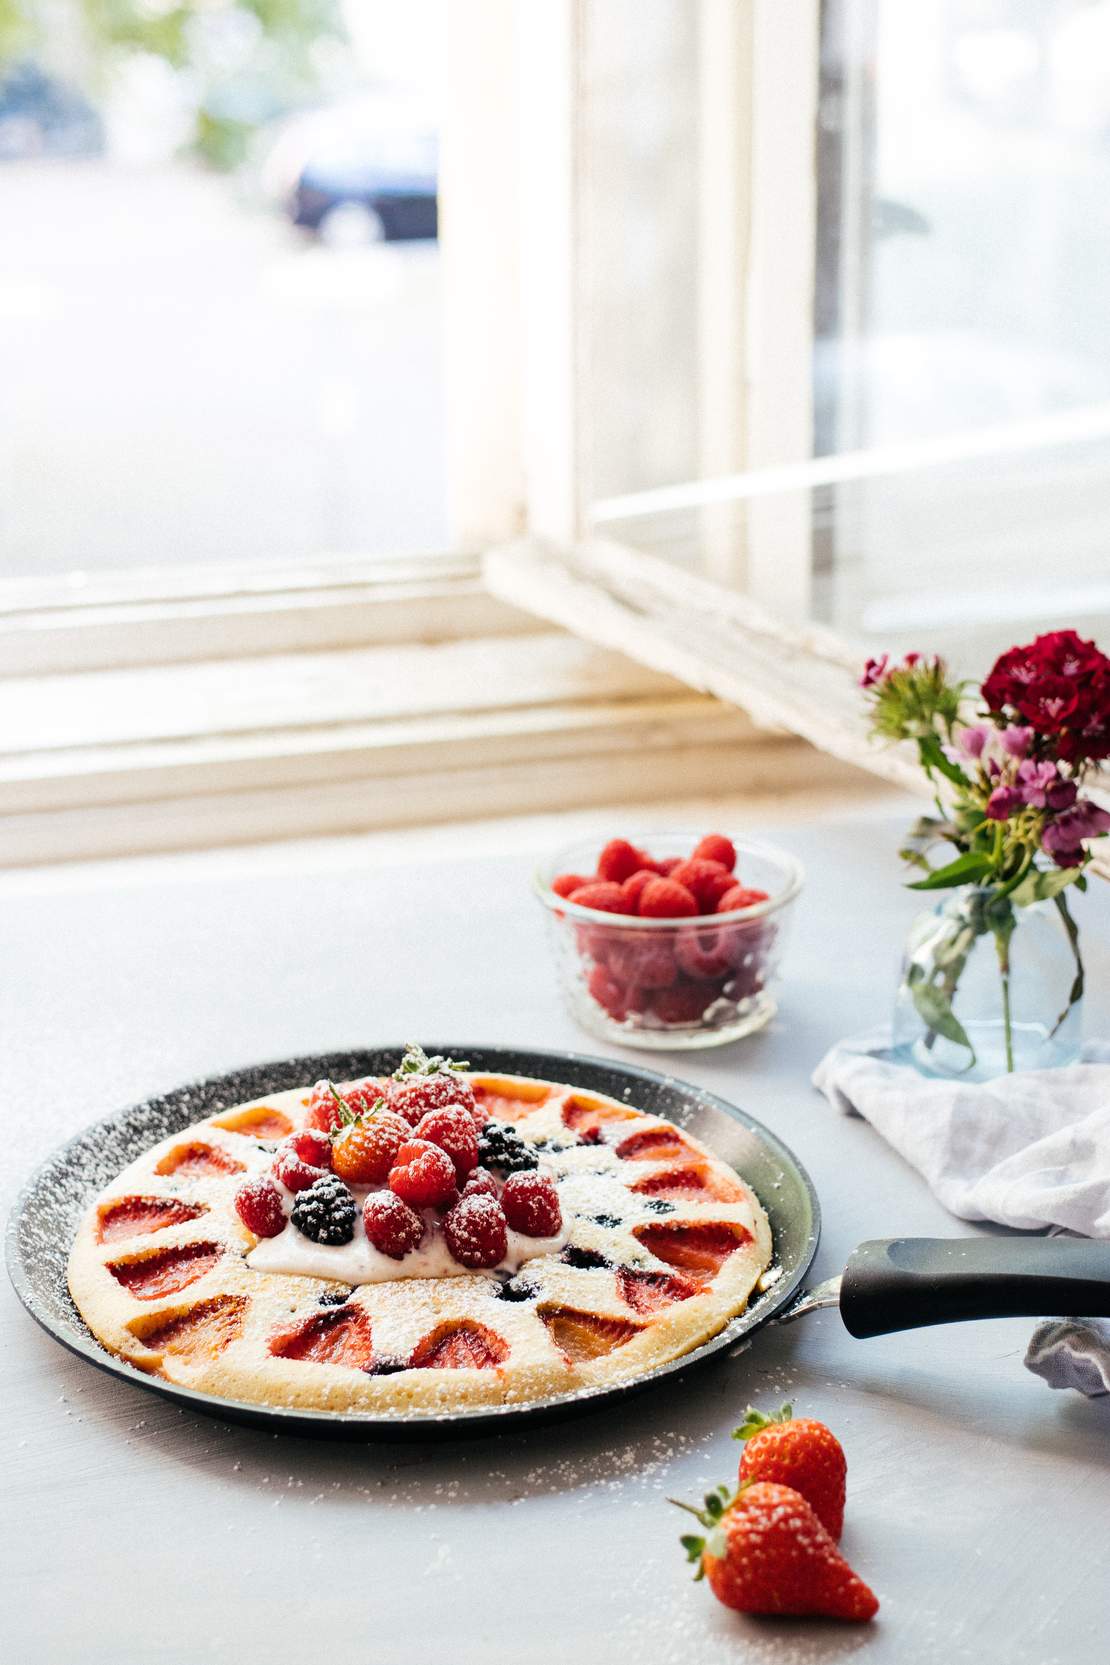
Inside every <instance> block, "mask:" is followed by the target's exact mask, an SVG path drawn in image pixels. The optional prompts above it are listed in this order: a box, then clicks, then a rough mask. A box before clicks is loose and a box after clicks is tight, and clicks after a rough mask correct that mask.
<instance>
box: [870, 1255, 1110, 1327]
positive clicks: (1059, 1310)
mask: <svg viewBox="0 0 1110 1665" xmlns="http://www.w3.org/2000/svg"><path fill="white" fill-rule="evenodd" d="M1075 1315H1082V1316H1084V1317H1102V1318H1110V1242H1094V1241H1092V1240H1091V1239H1089V1238H1085V1237H891V1238H884V1239H882V1240H879V1241H875V1242H871V1243H861V1244H860V1246H859V1248H858V1249H856V1250H855V1252H854V1253H853V1255H852V1257H851V1259H850V1260H849V1262H848V1264H847V1266H846V1267H845V1268H844V1275H843V1277H842V1278H841V1281H840V1316H841V1318H843V1320H844V1323H845V1326H846V1327H847V1329H848V1330H850V1332H851V1333H852V1335H855V1336H869V1335H887V1334H888V1333H889V1332H890V1331H892V1330H916V1329H921V1328H924V1327H925V1326H926V1325H929V1324H956V1323H959V1322H960V1321H961V1320H962V1319H965V1318H1042V1317H1054V1318H1055V1317H1069V1316H1075Z"/></svg>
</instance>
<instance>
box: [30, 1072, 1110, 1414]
mask: <svg viewBox="0 0 1110 1665" xmlns="http://www.w3.org/2000/svg"><path fill="white" fill-rule="evenodd" d="M403 1050H404V1049H403V1048H402V1047H400V1046H390V1047H379V1048H375V1049H374V1050H372V1051H359V1052H348V1053H325V1054H323V1055H321V1056H317V1057H309V1058H290V1059H284V1060H282V1061H280V1062H277V1063H273V1064H260V1065H256V1066H255V1067H253V1068H250V1069H245V1070H238V1071H234V1072H232V1073H231V1074H227V1075H218V1076H213V1077H210V1078H209V1079H207V1080H205V1081H200V1082H196V1083H194V1084H192V1085H190V1086H186V1087H180V1088H177V1089H176V1090H175V1091H174V1092H171V1093H168V1094H166V1095H165V1096H164V1097H161V1098H152V1099H146V1100H145V1101H144V1102H143V1103H141V1104H136V1105H133V1106H131V1108H129V1109H127V1110H123V1111H120V1112H118V1113H117V1114H115V1115H113V1116H109V1117H107V1118H106V1119H105V1120H104V1121H101V1122H97V1123H95V1124H94V1125H93V1126H91V1127H89V1128H86V1129H85V1130H84V1131H83V1132H82V1133H79V1134H78V1135H77V1136H76V1138H74V1139H71V1140H70V1141H69V1142H68V1144H65V1145H63V1146H61V1147H60V1149H58V1150H57V1151H55V1152H54V1154H53V1155H52V1156H50V1157H48V1159H47V1160H46V1161H45V1162H44V1163H43V1164H42V1166H41V1167H40V1168H39V1169H38V1170H37V1171H36V1173H35V1174H34V1175H33V1176H32V1178H31V1179H30V1181H29V1182H28V1184H27V1186H26V1187H25V1189H24V1191H23V1192H22V1194H21V1196H20V1197H19V1199H18V1200H17V1202H16V1204H15V1207H14V1209H13V1211H12V1215H11V1218H10V1220H9V1222H8V1231H7V1263H8V1272H9V1275H10V1277H11V1280H12V1283H13V1285H14V1286H15V1291H16V1294H17V1295H18V1296H19V1298H20V1300H21V1301H22V1302H23V1304H24V1306H25V1307H26V1308H27V1310H28V1312H29V1313H30V1314H31V1316H32V1317H33V1318H34V1319H35V1320H36V1321H37V1322H38V1323H39V1324H41V1325H42V1327H43V1329H45V1330H46V1331H47V1332H48V1334H50V1335H52V1336H54V1337H55V1339H56V1340H58V1341H60V1342H61V1343H62V1344H63V1346H65V1347H68V1348H69V1350H70V1351H71V1352H73V1353H77V1354H79V1355H80V1357H82V1358H85V1359H88V1360H89V1361H90V1363H92V1364H95V1365H97V1366H98V1367H99V1368H100V1369H102V1370H106V1371H108V1372H109V1373H110V1374H112V1375H114V1376H122V1377H123V1378H124V1379H125V1380H126V1381H129V1382H132V1383H133V1384H134V1385H135V1386H137V1387H142V1388H145V1389H146V1390H147V1391H148V1392H151V1393H156V1394H159V1395H160V1396H161V1397H162V1398H164V1399H171V1400H173V1401H174V1402H175V1403H177V1404H180V1405H184V1406H188V1407H190V1408H191V1409H193V1410H197V1411H202V1412H204V1413H205V1414H206V1415H210V1416H218V1417H222V1418H225V1419H227V1420H230V1421H234V1422H243V1423H248V1424H250V1425H252V1426H254V1427H258V1428H264V1429H266V1430H267V1431H268V1432H270V1433H289V1434H299V1435H311V1436H314V1437H317V1438H332V1439H347V1440H404V1439H408V1440H414V1439H415V1440H427V1439H433V1438H443V1439H457V1438H459V1437H461V1436H466V1435H473V1434H490V1433H500V1432H509V1431H511V1430H513V1429H515V1428H517V1427H518V1426H520V1425H522V1424H525V1423H536V1422H547V1421H554V1420H557V1419H560V1418H563V1417H567V1416H573V1415H575V1414H576V1413H578V1412H581V1411H590V1410H595V1409H598V1408H599V1407H601V1406H603V1405H607V1404H611V1403H613V1402H614V1401H616V1400H619V1399H625V1398H627V1396H628V1395H629V1394H632V1393H639V1392H643V1391H644V1390H645V1389H647V1388H650V1387H655V1386H659V1385H661V1384H663V1383H665V1382H667V1381H668V1380H670V1381H672V1382H677V1381H678V1380H679V1379H680V1378H681V1377H683V1376H684V1375H685V1374H686V1372H687V1371H689V1370H694V1369H697V1368H699V1367H700V1366H701V1365H703V1364H705V1363H706V1362H707V1361H708V1360H710V1359H712V1358H718V1357H721V1356H723V1355H725V1354H727V1353H728V1352H730V1351H731V1350H732V1349H733V1348H734V1347H735V1346H736V1344H737V1343H738V1342H739V1341H740V1340H741V1339H742V1338H744V1337H746V1336H747V1335H749V1334H750V1333H751V1332H752V1331H753V1330H756V1329H758V1328H759V1327H760V1325H762V1324H766V1323H769V1322H771V1321H772V1320H775V1319H777V1320H779V1321H780V1322H786V1321H789V1320H791V1319H793V1318H796V1317H800V1316H802V1315H803V1314H804V1313H807V1312H810V1311H814V1310H816V1309H818V1308H821V1307H829V1306H838V1307H839V1310H840V1315H841V1318H842V1319H843V1321H844V1323H845V1325H846V1327H847V1328H848V1330H849V1331H850V1332H851V1333H852V1334H853V1335H855V1336H871V1335H880V1334H883V1333H884V1332H887V1331H893V1330H903V1329H912V1328H915V1327H917V1326H921V1325H928V1324H943V1323H950V1322H953V1321H955V1320H958V1319H965V1318H990V1317H1007V1316H1020V1315H1029V1316H1039V1315H1042V1314H1046V1313H1048V1314H1060V1313H1089V1314H1101V1315H1105V1316H1110V1243H1092V1242H1087V1241H1080V1240H1073V1239H1067V1238H1050V1239H1046V1238H991V1237H984V1238H956V1239H928V1238H895V1239H892V1240H890V1241H884V1242H871V1243H864V1244H861V1246H860V1247H859V1248H858V1249H857V1250H856V1251H855V1252H854V1254H853V1255H852V1256H851V1258H850V1259H849V1261H848V1264H847V1266H846V1267H845V1269H844V1271H843V1273H842V1274H841V1276H840V1277H839V1278H832V1279H829V1280H828V1282H826V1283H824V1284H819V1285H818V1286H817V1287H816V1288H814V1289H812V1290H809V1291H803V1290H802V1283H803V1280H804V1278H805V1275H806V1273H807V1271H808V1270H809V1267H810V1264H811V1263H812V1260H813V1257H814V1254H815V1253H816V1251H817V1242H818V1237H819V1234H820V1219H821V1216H820V1209H819V1207H818V1203H817V1195H816V1192H815V1191H814V1189H813V1185H812V1183H811V1182H810V1179H809V1176H808V1175H807V1173H806V1172H805V1169H804V1168H803V1167H802V1166H801V1164H800V1163H799V1162H798V1161H797V1159H796V1158H795V1157H794V1156H793V1155H792V1154H791V1152H790V1151H789V1150H788V1149H787V1147H786V1146H785V1145H784V1144H783V1143H782V1142H781V1140H779V1139H777V1138H776V1137H775V1135H774V1134H773V1133H771V1132H770V1131H769V1130H768V1129H767V1128H765V1127H763V1126H762V1125H761V1124H760V1123H759V1122H757V1121H755V1120H753V1118H752V1117H750V1116H748V1115H746V1114H745V1113H744V1112H743V1111H742V1110H738V1109H737V1108H736V1107H735V1105H732V1104H728V1103H727V1102H726V1101H725V1100H724V1099H721V1098H717V1097H715V1096H714V1095H713V1094H711V1093H706V1092H703V1091H702V1090H701V1089H700V1088H698V1087H694V1086H691V1085H690V1084H689V1083H687V1082H682V1081H678V1080H676V1079H675V1078H674V1077H673V1076H668V1075H660V1074H658V1073H657V1072H656V1071H654V1070H648V1069H642V1068H639V1067H638V1066H635V1065H631V1064H622V1063H615V1062H613V1061H612V1060H610V1059H607V1058H590V1057H584V1056H581V1055H580V1054H577V1053H568V1052H541V1051H531V1050H521V1051H518V1050H514V1049H511V1048H505V1047H474V1046H468V1045H465V1044H463V1045H460V1044H459V1043H457V1042H452V1043H451V1044H450V1045H447V1044H444V1043H437V1044H436V1045H435V1046H429V1048H428V1050H429V1051H431V1052H438V1053H443V1054H446V1056H448V1057H456V1058H458V1057H461V1058H466V1059H468V1060H469V1062H470V1067H471V1068H472V1069H473V1070H476V1071H478V1072H480V1073H486V1074H491V1075H531V1076H539V1077H543V1078H545V1079H547V1080H551V1081H559V1082H565V1083H566V1084H568V1085H569V1086H572V1087H579V1088H584V1089H586V1090H592V1091H594V1092H601V1093H606V1094H608V1095H609V1096H610V1097H612V1098H616V1099H624V1100H626V1101H627V1102H628V1103H630V1104H633V1105H635V1106H636V1107H637V1108H638V1109H641V1110H646V1111H648V1112H650V1113H652V1114H655V1115H660V1116H665V1117H667V1118H669V1119H670V1120H671V1121H674V1122H676V1123H677V1124H678V1125H679V1126H680V1127H683V1128H686V1129H687V1130H688V1131H689V1132H690V1133H691V1134H692V1135H693V1136H694V1137H695V1138H696V1139H701V1140H702V1141H703V1142H704V1143H705V1144H707V1145H708V1146H709V1147H710V1149H712V1150H713V1151H714V1152H715V1153H716V1154H717V1155H718V1156H720V1157H721V1158H722V1159H723V1160H724V1161H726V1162H728V1163H729V1164H730V1165H731V1166H733V1167H734V1168H736V1169H737V1170H738V1171H739V1172H740V1173H742V1174H743V1176H744V1178H745V1179H746V1180H747V1182H748V1183H749V1184H750V1185H751V1187H752V1188H753V1190H754V1191H755V1192H756V1195H757V1196H758V1197H759V1199H760V1201H761V1202H762V1204H763V1206H764V1208H765V1209H766V1211H767V1215H768V1218H769V1220H770V1223H771V1230H772V1234H773V1240H774V1260H773V1263H772V1265H771V1267H770V1269H769V1275H768V1277H767V1278H766V1279H765V1287H764V1288H763V1289H762V1290H761V1291H759V1292H757V1293H756V1294H754V1295H753V1298H752V1300H751V1301H750V1302H749V1304H748V1307H747V1309H746V1310H745V1311H744V1312H743V1313H741V1314H740V1315H739V1316H738V1317H737V1318H735V1319H733V1320H732V1322H731V1323H730V1324H727V1325H726V1326H725V1328H724V1329H723V1330H721V1331H719V1332H718V1334H717V1335H715V1336H712V1337H711V1338H710V1339H709V1340H708V1341H705V1342H703V1343H702V1344H701V1345H700V1346H699V1347H696V1348H694V1349H693V1351H691V1352H689V1353H686V1354H685V1355H684V1356H683V1357H682V1358H680V1359H675V1360H672V1361H671V1362H670V1363H668V1364H664V1365H661V1366H660V1367H658V1368H657V1369H655V1370H652V1371H650V1372H648V1373H646V1374H645V1375H643V1376H641V1377H638V1378H636V1379H635V1380H634V1381H629V1382H620V1383H617V1384H616V1385H615V1386H610V1387H602V1388H596V1389H585V1390H582V1391H579V1392H577V1393H573V1394H562V1395H559V1396H556V1397H552V1398H549V1399H545V1400H541V1401H538V1402H533V1403H530V1404H527V1405H506V1406H504V1407H498V1408H495V1409H492V1410H491V1409H490V1408H489V1407H487V1406H481V1407H476V1408H474V1409H468V1408H466V1407H462V1408H460V1409H458V1410H454V1411H436V1412H431V1411H421V1412H416V1413H406V1414H404V1415H392V1416H376V1415H367V1414H365V1413H362V1414H360V1413H340V1412H333V1411H306V1410H294V1409H287V1408H285V1407H281V1406H266V1405H254V1404H248V1403H245V1402H243V1401H241V1400H234V1399H225V1398H221V1397H219V1396H217V1395H215V1394H208V1393H197V1392H195V1391H193V1390H192V1389H190V1388H184V1387H179V1386H178V1385H177V1384H176V1383H173V1382H166V1381H162V1380H161V1379H160V1378H158V1377H152V1376H147V1375H145V1374H144V1373H143V1372H142V1371H139V1370H136V1369H135V1368H134V1367H133V1366H131V1365H129V1364H127V1363H125V1362H124V1360H122V1359H119V1358H117V1357H116V1356H115V1355H114V1354H112V1353H109V1352H107V1351H106V1350H105V1349H104V1348H103V1347H101V1346H100V1344H99V1342H98V1341H97V1340H96V1339H95V1337H94V1336H93V1335H92V1334H91V1333H90V1331H89V1330H88V1329H87V1328H86V1326H85V1324H84V1322H83V1320H82V1319H81V1317H80V1314H79V1313H78V1312H77V1310H76V1308H75V1307H74V1305H73V1301H72V1299H71V1298H70V1294H69V1289H68V1286H67V1283H66V1262H67V1260H68V1257H69V1247H70V1244H71V1243H72V1241H73V1236H74V1233H75V1232H76V1229H77V1225H78V1222H79V1220H80V1218H81V1215H82V1214H83V1212H84V1210H85V1209H86V1207H87V1206H88V1204H89V1203H90V1202H91V1201H92V1199H93V1198H94V1197H95V1196H96V1195H97V1194H98V1192H99V1191H101V1190H102V1189H103V1187H104V1186H105V1185H107V1184H108V1182H109V1180H111V1179H113V1178H114V1177H115V1175H116V1174H117V1173H119V1171H120V1169H121V1168H123V1167H125V1166H126V1165H127V1164H128V1163H129V1162H132V1161H134V1160H135V1158H136V1157H137V1156H140V1155H141V1154H142V1153H143V1151H145V1150H147V1149H148V1148H149V1147H150V1146H151V1145H153V1144H155V1143H157V1142H158V1141H159V1140H161V1139H164V1138H166V1137H168V1136H169V1135H170V1134H172V1133H177V1132H180V1131H181V1129H182V1128H185V1127H188V1126H189V1125H190V1124H191V1123H193V1122H196V1121H200V1120H201V1119H202V1118H203V1117H205V1116H209V1115H212V1114H214V1112H216V1111H217V1110H222V1109H226V1108H228V1107H229V1106H231V1105H234V1104H239V1103H242V1102H244V1101H245V1100H248V1099H255V1098H262V1097H264V1096H265V1095H266V1094H267V1093H275V1092H281V1091H282V1090H284V1089H287V1088H292V1087H299V1086H303V1085H304V1084H305V1083H306V1082H311V1081H318V1080H320V1079H321V1078H322V1077H324V1076H327V1077H330V1078H331V1079H333V1080H337V1081H346V1080H351V1079H353V1078H355V1077H357V1076H362V1075H382V1074H387V1073H388V1072H389V1071H390V1070H391V1069H392V1068H393V1067H394V1066H395V1064H396V1060H397V1058H398V1057H399V1056H400V1055H401V1053H402V1051H403Z"/></svg>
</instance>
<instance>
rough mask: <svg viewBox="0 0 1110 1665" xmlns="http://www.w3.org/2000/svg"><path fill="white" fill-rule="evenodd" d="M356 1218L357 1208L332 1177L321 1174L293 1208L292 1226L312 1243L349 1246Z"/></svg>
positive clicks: (338, 1182) (346, 1190) (344, 1189)
mask: <svg viewBox="0 0 1110 1665" xmlns="http://www.w3.org/2000/svg"><path fill="white" fill-rule="evenodd" d="M357 1218H358V1204H357V1203H356V1202H355V1199H354V1197H353V1196H352V1195H351V1193H350V1191H348V1189H347V1187H346V1186H345V1185H344V1183H343V1181H342V1180H341V1179H337V1178H336V1177H335V1175H334V1174H321V1176H320V1178H319V1179H317V1180H314V1181H313V1183H312V1184H311V1185H308V1186H306V1187H305V1189H304V1190H303V1191H298V1192H297V1200H296V1202H295V1203H294V1204H293V1224H294V1225H295V1226H296V1228H297V1230H298V1231H299V1232H303V1234H304V1236H305V1237H310V1238H311V1239H312V1241H313V1242H314V1243H329V1244H333V1245H334V1244H338V1243H349V1242H350V1241H351V1238H352V1237H353V1236H354V1235H355V1221H356V1220H357Z"/></svg>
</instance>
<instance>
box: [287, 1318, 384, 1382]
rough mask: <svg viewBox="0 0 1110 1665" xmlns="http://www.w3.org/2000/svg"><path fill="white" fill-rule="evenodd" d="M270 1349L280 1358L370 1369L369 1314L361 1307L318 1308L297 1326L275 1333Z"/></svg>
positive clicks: (372, 1351) (371, 1355) (372, 1357)
mask: <svg viewBox="0 0 1110 1665" xmlns="http://www.w3.org/2000/svg"><path fill="white" fill-rule="evenodd" d="M270 1351H271V1353H274V1354H275V1355H276V1356H277V1357H278V1358H280V1359H302V1360H309V1361H311V1362H312V1363H314V1364H338V1365H342V1366H343V1368H344V1369H346V1370H366V1369H368V1368H369V1366H370V1365H372V1364H373V1362H374V1348H373V1344H372V1340H371V1335H370V1319H369V1316H368V1315H367V1314H366V1313H365V1312H364V1311H363V1310H362V1308H361V1307H329V1308H328V1309H327V1310H326V1311H324V1312H314V1313H313V1314H312V1317H311V1318H309V1319H308V1320H307V1322H305V1323H303V1324H298V1326H297V1327H296V1329H293V1330H286V1331H283V1332H280V1333H279V1334H277V1335H273V1336H271V1337H270Z"/></svg>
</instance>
